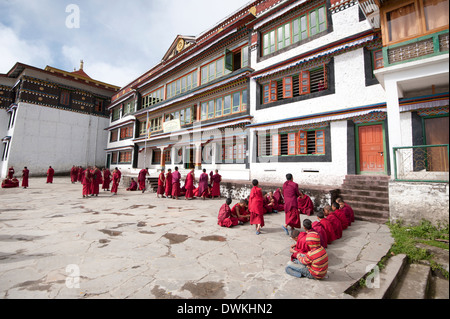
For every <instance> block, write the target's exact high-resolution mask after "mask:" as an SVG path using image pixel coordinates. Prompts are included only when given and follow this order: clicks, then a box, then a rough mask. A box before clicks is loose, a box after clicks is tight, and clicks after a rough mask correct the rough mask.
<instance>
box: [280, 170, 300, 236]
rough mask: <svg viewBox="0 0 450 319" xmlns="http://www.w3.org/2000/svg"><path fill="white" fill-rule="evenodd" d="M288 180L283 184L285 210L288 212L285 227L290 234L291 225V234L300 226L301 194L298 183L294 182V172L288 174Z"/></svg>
mask: <svg viewBox="0 0 450 319" xmlns="http://www.w3.org/2000/svg"><path fill="white" fill-rule="evenodd" d="M286 179H287V181H286V182H285V183H284V185H283V197H284V211H285V213H286V224H284V226H283V229H284V231H285V232H286V234H287V235H288V236H289V231H288V229H287V227H288V226H290V227H291V234H292V233H293V231H294V229H295V228H300V227H301V225H300V215H299V213H298V206H297V205H298V203H297V197H299V196H300V192H299V191H298V184H297V183H294V178H293V177H292V174H287V175H286Z"/></svg>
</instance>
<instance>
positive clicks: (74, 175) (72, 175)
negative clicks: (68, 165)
mask: <svg viewBox="0 0 450 319" xmlns="http://www.w3.org/2000/svg"><path fill="white" fill-rule="evenodd" d="M77 180H78V167H76V166H75V165H73V166H72V169H71V170H70V181H71V182H72V184H74V183H76V182H77Z"/></svg>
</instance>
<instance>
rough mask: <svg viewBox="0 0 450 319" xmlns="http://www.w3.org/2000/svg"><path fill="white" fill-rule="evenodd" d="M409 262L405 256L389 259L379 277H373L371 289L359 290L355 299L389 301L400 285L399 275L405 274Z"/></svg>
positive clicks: (370, 282)
mask: <svg viewBox="0 0 450 319" xmlns="http://www.w3.org/2000/svg"><path fill="white" fill-rule="evenodd" d="M407 260H408V257H407V256H406V255H404V254H400V255H396V256H392V257H391V258H389V259H388V260H387V262H386V266H385V268H383V269H382V270H381V271H380V272H379V273H378V275H374V276H373V278H374V280H373V282H372V281H369V288H368V287H364V288H361V289H359V291H358V292H356V293H355V295H356V296H355V298H356V299H388V298H389V297H390V296H391V294H392V291H393V290H394V289H395V287H396V285H397V283H398V280H399V275H401V274H402V273H403V270H404V268H405V266H406V264H407ZM367 281H368V280H366V286H367V285H368V284H367ZM370 284H371V285H372V286H371V285H370Z"/></svg>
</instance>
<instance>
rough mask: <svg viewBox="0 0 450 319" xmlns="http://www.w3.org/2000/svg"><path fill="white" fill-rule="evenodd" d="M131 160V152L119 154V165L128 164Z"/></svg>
mask: <svg viewBox="0 0 450 319" xmlns="http://www.w3.org/2000/svg"><path fill="white" fill-rule="evenodd" d="M131 158H132V152H131V151H127V152H119V164H130V163H131Z"/></svg>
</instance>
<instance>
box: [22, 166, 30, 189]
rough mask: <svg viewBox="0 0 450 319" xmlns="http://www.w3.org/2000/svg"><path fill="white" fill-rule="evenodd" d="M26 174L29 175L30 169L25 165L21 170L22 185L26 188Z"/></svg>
mask: <svg viewBox="0 0 450 319" xmlns="http://www.w3.org/2000/svg"><path fill="white" fill-rule="evenodd" d="M28 176H30V171H29V170H28V168H27V167H26V166H25V167H24V168H23V171H22V187H23V188H27V187H28Z"/></svg>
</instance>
